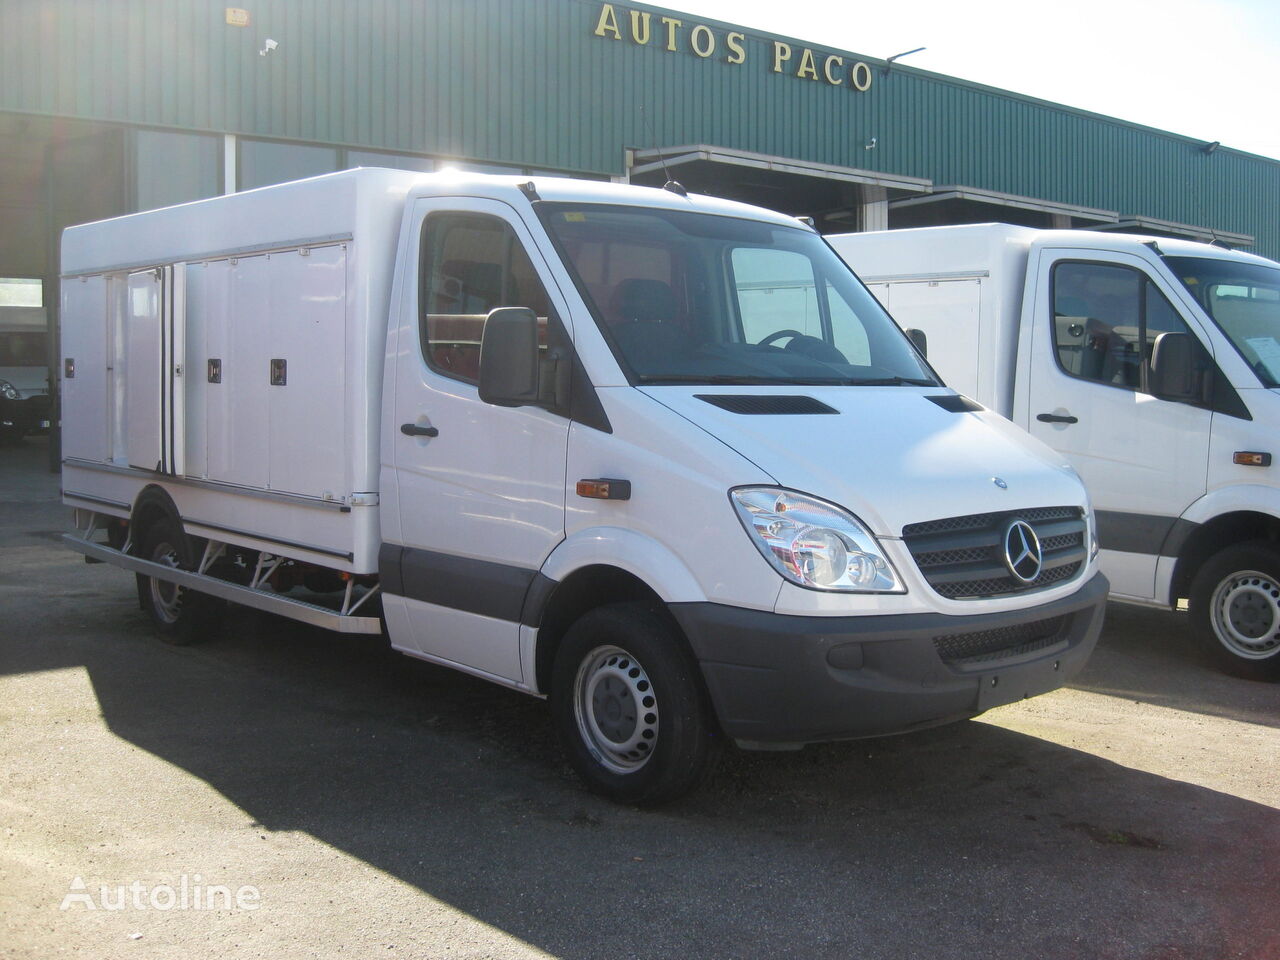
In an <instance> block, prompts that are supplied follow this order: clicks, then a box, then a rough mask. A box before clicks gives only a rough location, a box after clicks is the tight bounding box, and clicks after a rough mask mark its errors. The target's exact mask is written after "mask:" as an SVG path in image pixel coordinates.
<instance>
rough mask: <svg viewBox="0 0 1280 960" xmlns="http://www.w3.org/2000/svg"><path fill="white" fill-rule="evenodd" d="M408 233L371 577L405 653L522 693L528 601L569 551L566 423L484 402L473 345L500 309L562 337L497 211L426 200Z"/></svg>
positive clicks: (548, 290)
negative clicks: (524, 315)
mask: <svg viewBox="0 0 1280 960" xmlns="http://www.w3.org/2000/svg"><path fill="white" fill-rule="evenodd" d="M410 229H411V231H412V234H413V237H412V240H411V242H410V249H409V252H408V258H409V259H408V261H407V263H406V264H404V265H405V266H408V265H416V268H417V271H418V274H419V281H418V282H417V283H407V284H405V287H404V289H403V290H402V296H401V305H400V310H401V317H400V324H399V329H398V333H397V337H396V340H395V343H396V350H397V357H396V360H395V384H394V387H393V388H391V389H392V390H393V398H392V403H393V405H394V410H393V411H388V412H389V413H391V414H392V417H393V419H392V422H391V424H390V429H391V430H392V431H394V433H393V434H392V435H391V438H390V439H389V440H387V441H386V442H387V443H389V444H390V445H391V447H392V457H391V460H392V463H393V465H394V474H395V478H394V483H395V487H396V502H395V505H394V507H393V509H395V510H396V511H397V513H398V517H397V518H395V519H397V520H398V539H399V543H393V544H388V545H386V546H384V548H383V553H382V564H381V565H382V567H383V584H384V589H386V590H387V592H388V593H389V594H392V595H397V594H398V595H399V596H400V597H403V599H402V600H396V599H395V598H394V596H393V597H392V598H390V599H389V602H388V603H387V604H386V609H387V617H388V626H389V628H390V630H391V635H392V638H393V641H394V642H395V643H396V645H397V646H398V647H400V648H402V649H405V650H407V651H409V652H414V653H417V654H420V655H423V656H426V657H428V658H431V659H437V660H441V661H444V662H447V663H449V664H451V665H454V666H459V667H461V668H463V669H466V670H468V671H471V672H475V673H480V674H483V675H485V676H488V677H490V678H494V679H498V680H504V681H507V682H510V683H517V684H518V683H521V682H523V679H524V678H525V676H526V675H527V674H531V672H532V666H531V665H528V664H524V665H522V664H521V662H520V642H519V641H520V612H521V607H522V604H523V602H524V597H525V594H526V592H527V591H528V589H529V586H530V584H531V583H532V581H533V579H534V576H535V575H536V573H537V571H538V569H539V568H540V567H541V565H542V563H543V561H544V559H545V558H546V557H547V555H548V554H549V553H550V552H551V550H552V549H553V548H554V547H555V546H556V544H558V543H559V542H560V541H561V540H562V539H563V538H564V505H565V504H564V501H565V468H566V467H565V464H566V448H567V443H568V433H569V421H568V420H567V419H566V418H565V417H563V416H560V415H558V414H555V413H551V412H548V411H546V410H543V409H540V408H537V407H531V406H530V407H515V408H513V407H499V406H492V405H490V404H487V403H483V402H481V400H480V398H479V394H478V391H477V381H478V377H479V363H480V337H481V333H482V331H483V328H484V322H485V317H486V316H487V314H488V313H489V312H490V311H491V310H493V309H495V308H497V307H507V306H524V307H530V308H532V309H533V311H534V312H535V314H536V315H537V316H538V317H539V321H540V324H541V326H542V328H543V330H546V329H547V327H548V323H549V320H550V318H552V317H558V318H566V319H565V320H564V321H563V324H564V327H567V313H566V310H565V304H564V301H563V299H562V297H561V295H560V292H559V290H558V289H557V288H556V285H555V283H554V282H553V280H552V278H551V274H550V271H549V270H548V268H547V265H546V262H545V260H543V259H542V258H541V256H540V254H539V252H538V250H537V248H536V246H535V245H534V243H533V241H532V237H531V235H530V233H529V230H528V229H527V227H526V225H525V224H524V223H523V222H522V221H521V219H520V218H519V216H518V214H517V213H516V211H515V210H513V209H512V208H511V207H510V206H508V205H506V204H504V203H501V202H498V201H492V200H483V199H472V198H449V199H432V200H421V201H418V202H417V203H416V206H415V208H414V213H413V218H412V220H411V223H410ZM406 275H408V274H406ZM388 387H390V385H388ZM385 459H386V457H385V454H384V460H385ZM384 477H385V474H384ZM384 486H385V484H384ZM384 536H386V534H384Z"/></svg>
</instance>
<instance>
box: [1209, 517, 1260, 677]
mask: <svg viewBox="0 0 1280 960" xmlns="http://www.w3.org/2000/svg"><path fill="white" fill-rule="evenodd" d="M1190 600H1191V619H1192V622H1193V624H1194V625H1195V627H1196V632H1197V633H1198V634H1199V637H1200V642H1201V645H1202V647H1203V648H1204V650H1205V652H1206V653H1207V654H1208V655H1209V657H1210V658H1211V659H1212V660H1213V661H1214V662H1215V663H1216V664H1217V665H1218V666H1219V667H1221V668H1222V669H1223V670H1225V671H1226V672H1227V673H1230V674H1233V675H1234V676H1237V677H1244V678H1246V679H1249V680H1280V550H1277V549H1276V547H1275V546H1273V545H1272V544H1270V543H1264V542H1262V541H1255V542H1253V543H1242V544H1239V545H1237V546H1234V547H1228V548H1227V549H1225V550H1223V551H1221V552H1220V553H1218V554H1216V555H1215V556H1213V557H1211V558H1210V559H1209V561H1208V562H1207V563H1206V564H1205V565H1204V566H1203V567H1201V568H1200V572H1199V573H1197V574H1196V578H1195V580H1194V581H1193V582H1192V584H1191V598H1190Z"/></svg>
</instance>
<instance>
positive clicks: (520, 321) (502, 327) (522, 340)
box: [480, 307, 539, 407]
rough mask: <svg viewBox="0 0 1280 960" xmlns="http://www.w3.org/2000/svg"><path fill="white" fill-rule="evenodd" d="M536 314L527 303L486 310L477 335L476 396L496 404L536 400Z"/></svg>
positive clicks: (522, 404)
mask: <svg viewBox="0 0 1280 960" xmlns="http://www.w3.org/2000/svg"><path fill="white" fill-rule="evenodd" d="M538 367H539V364H538V318H537V317H536V316H535V315H534V312H533V311H532V310H530V309H529V308H528V307H498V308H497V309H496V310H492V311H490V312H489V315H488V316H487V317H486V318H485V321H484V332H483V333H482V334H481V335H480V399H481V400H483V401H484V402H485V403H492V404H494V405H496V406H499V407H523V406H528V405H530V404H537V403H538V402H539V390H538Z"/></svg>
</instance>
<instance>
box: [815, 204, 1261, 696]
mask: <svg viewBox="0 0 1280 960" xmlns="http://www.w3.org/2000/svg"><path fill="white" fill-rule="evenodd" d="M828 240H829V241H830V243H831V244H832V246H833V247H834V248H835V250H836V252H838V253H839V254H840V255H841V256H842V257H844V258H845V260H846V261H847V262H848V263H849V264H850V266H852V267H853V268H854V269H855V270H857V271H858V273H859V274H860V275H861V276H862V277H863V279H864V280H865V281H866V283H867V284H868V287H869V288H870V289H871V291H872V292H873V293H875V295H876V296H877V297H878V298H879V299H880V301H881V302H882V303H883V304H884V305H885V307H886V308H887V309H888V310H889V312H890V314H892V315H893V317H894V319H895V320H897V321H898V323H899V324H901V325H902V326H903V327H905V328H913V329H916V330H920V331H922V332H923V333H924V334H925V336H926V337H927V340H928V355H929V360H930V362H931V363H932V364H933V365H934V367H935V368H936V369H937V370H938V371H939V372H940V373H941V375H942V376H943V378H944V379H946V381H947V383H948V384H950V385H951V386H952V387H954V388H955V389H957V390H959V391H960V392H961V393H963V394H965V395H967V396H969V397H972V398H973V399H975V400H977V401H978V402H980V403H982V404H985V405H986V406H987V407H989V408H991V409H992V410H995V411H997V412H999V413H1001V414H1003V415H1004V416H1006V417H1009V418H1010V419H1011V420H1013V422H1014V423H1016V424H1018V425H1019V426H1021V427H1024V428H1025V429H1027V430H1029V431H1030V432H1031V433H1032V435H1033V436H1035V437H1037V438H1038V439H1040V440H1042V441H1043V442H1044V443H1047V444H1048V445H1049V446H1051V447H1053V448H1054V449H1056V450H1059V451H1060V452H1061V453H1062V454H1063V455H1064V456H1065V457H1066V458H1067V459H1068V460H1070V461H1071V464H1072V465H1073V466H1074V467H1075V468H1076V470H1077V471H1078V472H1079V473H1080V476H1081V477H1082V478H1083V479H1084V481H1085V484H1086V485H1087V486H1088V487H1089V491H1090V494H1091V495H1092V498H1093V503H1094V506H1095V508H1096V510H1097V513H1098V530H1099V539H1100V541H1101V545H1102V567H1103V570H1104V571H1105V572H1106V574H1107V576H1108V578H1109V579H1110V581H1111V588H1112V591H1113V596H1114V597H1115V598H1116V599H1120V600H1126V601H1134V602H1139V603H1148V604H1156V605H1159V606H1174V607H1176V606H1177V605H1178V603H1179V601H1180V600H1186V601H1188V602H1189V609H1190V613H1191V617H1192V620H1193V622H1194V623H1195V625H1196V627H1197V630H1198V632H1199V635H1200V637H1201V640H1202V642H1203V644H1204V649H1205V650H1206V651H1207V652H1208V653H1209V654H1210V655H1211V656H1212V657H1213V658H1214V659H1215V660H1216V661H1217V662H1218V663H1219V664H1220V665H1221V666H1222V667H1224V668H1225V669H1227V670H1229V671H1231V672H1233V673H1237V674H1240V675H1243V676H1246V677H1253V678H1257V679H1280V480H1278V479H1277V477H1276V472H1275V471H1276V470H1277V469H1278V468H1280V467H1277V466H1274V465H1273V455H1274V453H1275V452H1276V451H1275V449H1274V445H1275V432H1276V423H1277V420H1278V419H1280V397H1278V396H1277V391H1278V390H1280V264H1277V263H1275V262H1274V261H1271V260H1266V259H1264V258H1262V257H1257V256H1254V255H1252V254H1248V253H1243V252H1241V251H1236V250H1228V249H1224V248H1222V247H1218V246H1213V245H1209V244H1204V243H1194V242H1191V241H1187V240H1176V239H1168V238H1161V237H1144V236H1134V235H1128V234H1119V233H1104V232H1099V231H1085V230H1033V229H1030V228H1027V227H1015V226H1010V225H1007V224H977V225H973V226H955V227H929V228H923V229H915V230H892V231H888V232H878V233H862V234H847V235H842V236H835V237H829V238H828Z"/></svg>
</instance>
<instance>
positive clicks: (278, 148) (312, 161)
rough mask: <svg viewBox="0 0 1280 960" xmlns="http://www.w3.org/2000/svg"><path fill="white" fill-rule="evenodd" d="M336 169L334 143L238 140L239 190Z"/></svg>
mask: <svg viewBox="0 0 1280 960" xmlns="http://www.w3.org/2000/svg"><path fill="white" fill-rule="evenodd" d="M337 169H338V151H337V150H336V149H334V148H333V147H315V146H311V145H310V144H306V143H277V142H275V141H273V140H241V141H240V177H239V179H240V185H239V189H241V190H252V189H253V188H254V187H265V186H267V185H269V184H272V183H286V182H288V181H290V180H302V179H304V178H305V177H318V176H319V175H320V174H322V173H332V172H333V171H335V170H337Z"/></svg>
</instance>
